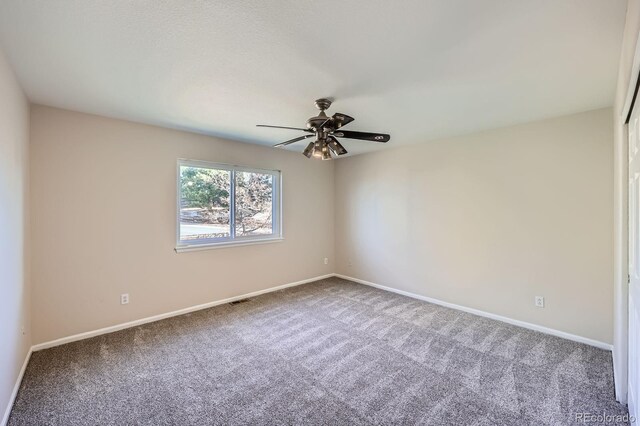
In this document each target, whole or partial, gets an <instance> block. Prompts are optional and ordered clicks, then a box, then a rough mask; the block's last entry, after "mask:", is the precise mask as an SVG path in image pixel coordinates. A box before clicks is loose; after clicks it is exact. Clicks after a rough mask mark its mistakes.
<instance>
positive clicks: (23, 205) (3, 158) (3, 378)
mask: <svg viewBox="0 0 640 426" xmlns="http://www.w3.org/2000/svg"><path fill="white" fill-rule="evenodd" d="M28 147H29V105H28V103H27V99H26V98H25V96H24V94H23V93H22V90H21V89H20V86H19V85H18V82H17V81H16V79H15V77H14V75H13V72H12V71H11V68H10V67H9V64H8V63H7V62H6V60H5V57H4V55H3V54H2V52H1V51H0V422H1V421H2V416H3V415H4V414H5V410H6V408H7V406H8V403H9V398H10V396H11V392H12V391H13V387H14V385H15V383H16V379H17V377H18V373H19V372H20V368H21V367H22V364H23V362H24V360H25V357H26V355H27V353H28V351H29V347H30V346H31V336H30V324H29V317H30V306H29V298H30V294H29V285H28V282H29V279H28V278H29V273H28V272H29V271H28V269H29V268H28V260H27V259H28V256H27V253H26V252H27V244H26V240H27V238H26V235H27V233H28V221H27V220H26V219H25V217H26V215H27V202H28V197H27V194H28V183H27V178H28ZM23 330H24V332H23Z"/></svg>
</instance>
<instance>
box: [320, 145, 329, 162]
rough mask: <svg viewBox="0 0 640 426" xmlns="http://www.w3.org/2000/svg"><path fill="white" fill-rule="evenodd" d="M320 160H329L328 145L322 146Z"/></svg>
mask: <svg viewBox="0 0 640 426" xmlns="http://www.w3.org/2000/svg"><path fill="white" fill-rule="evenodd" d="M322 159H323V160H331V152H330V151H329V145H327V143H326V142H325V143H323V144H322Z"/></svg>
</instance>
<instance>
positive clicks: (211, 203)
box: [180, 166, 231, 241]
mask: <svg viewBox="0 0 640 426" xmlns="http://www.w3.org/2000/svg"><path fill="white" fill-rule="evenodd" d="M230 193H231V172H229V171H228V170H217V169H208V168H202V167H188V166H180V241H190V240H198V239H212V238H228V237H229V236H230V235H231V233H230V232H231V231H230V221H229V218H230V214H229V194H230Z"/></svg>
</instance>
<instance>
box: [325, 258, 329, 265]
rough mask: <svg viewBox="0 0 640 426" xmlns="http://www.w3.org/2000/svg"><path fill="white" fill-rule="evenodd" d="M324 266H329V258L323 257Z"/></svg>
mask: <svg viewBox="0 0 640 426" xmlns="http://www.w3.org/2000/svg"><path fill="white" fill-rule="evenodd" d="M324 264H325V265H328V264H329V258H328V257H325V258H324Z"/></svg>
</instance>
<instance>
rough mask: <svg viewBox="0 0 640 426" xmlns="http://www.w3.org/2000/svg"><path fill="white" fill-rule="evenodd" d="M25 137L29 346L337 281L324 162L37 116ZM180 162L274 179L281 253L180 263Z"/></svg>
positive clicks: (230, 253) (221, 253)
mask: <svg viewBox="0 0 640 426" xmlns="http://www.w3.org/2000/svg"><path fill="white" fill-rule="evenodd" d="M31 131H32V136H31V160H32V163H31V164H32V167H31V184H32V186H31V189H32V191H31V196H32V197H31V201H32V216H31V223H32V230H33V232H32V247H33V250H32V263H33V267H32V271H33V291H34V297H33V312H34V314H33V334H34V343H41V342H45V341H49V340H52V339H56V338H60V337H64V336H69V335H73V334H76V333H80V332H84V331H90V330H95V329H98V328H101V327H106V326H111V325H115V324H119V323H123V322H126V321H131V320H135V319H140V318H144V317H148V316H152V315H156V314H161V313H166V312H170V311H173V310H177V309H180V308H185V307H189V306H193V305H198V304H202V303H206V302H210V301H214V300H219V299H223V298H227V297H231V296H237V295H241V294H244V293H248V292H252V291H257V290H261V289H265V288H268V287H273V286H276V285H281V284H286V283H290V282H295V281H298V280H303V279H306V278H311V277H314V276H319V275H323V274H328V273H331V272H332V271H333V269H334V267H333V264H332V263H331V262H330V264H329V265H324V262H323V260H324V257H329V258H330V261H333V257H334V256H333V251H334V234H333V210H334V209H333V187H334V184H333V174H334V171H333V168H334V165H333V163H332V162H320V161H309V160H308V159H306V158H305V157H303V156H302V155H300V153H298V152H290V151H283V150H277V149H273V148H268V147H261V146H257V145H251V144H242V143H238V142H231V141H226V140H221V139H216V138H212V137H207V136H202V135H196V134H191V133H186V132H180V131H174V130H168V129H163V128H158V127H152V126H146V125H141V124H135V123H131V122H126V121H120V120H113V119H107V118H102V117H97V116H93V115H87V114H80V113H75V112H69V111H64V110H60V109H53V108H47V107H42V106H34V107H33V108H32V116H31ZM178 158H190V159H197V160H207V161H216V162H222V163H231V164H239V165H246V166H254V167H260V168H268V169H279V170H282V176H283V221H284V224H283V230H284V237H285V241H284V242H282V243H272V244H265V245H253V246H245V247H233V248H223V249H215V250H205V251H198V252H188V253H180V254H176V253H175V252H174V247H175V227H176V224H175V220H176V160H177V159H178ZM317 224H320V225H321V226H316V225H317ZM121 293H129V294H130V298H131V302H130V304H129V305H120V303H119V302H120V294H121Z"/></svg>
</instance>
